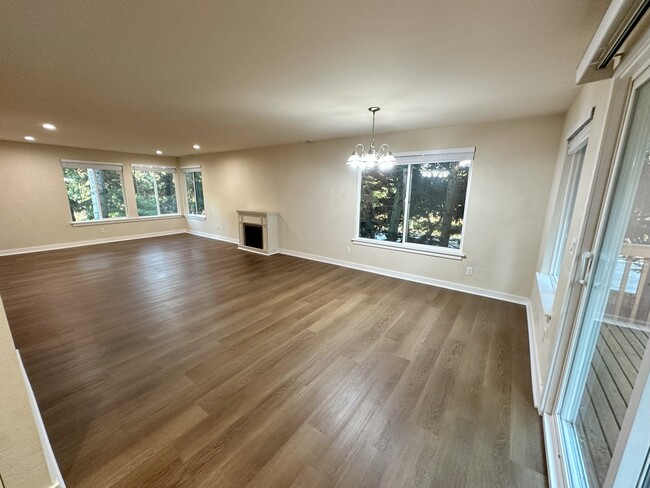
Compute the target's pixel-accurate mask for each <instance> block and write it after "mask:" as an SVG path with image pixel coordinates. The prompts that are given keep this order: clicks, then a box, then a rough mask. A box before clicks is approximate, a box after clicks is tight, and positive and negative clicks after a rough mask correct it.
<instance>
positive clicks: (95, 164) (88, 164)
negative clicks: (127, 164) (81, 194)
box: [59, 159, 130, 226]
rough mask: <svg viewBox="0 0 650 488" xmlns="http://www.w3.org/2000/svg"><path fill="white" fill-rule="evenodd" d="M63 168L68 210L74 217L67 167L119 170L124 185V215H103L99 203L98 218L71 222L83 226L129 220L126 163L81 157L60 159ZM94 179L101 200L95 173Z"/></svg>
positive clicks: (97, 196)
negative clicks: (86, 159) (67, 182)
mask: <svg viewBox="0 0 650 488" xmlns="http://www.w3.org/2000/svg"><path fill="white" fill-rule="evenodd" d="M59 161H60V163H61V170H62V171H63V183H64V185H63V186H64V188H65V194H66V199H67V200H68V210H69V212H70V217H71V218H72V209H71V208H70V200H69V199H70V197H69V195H68V185H66V184H65V171H64V170H65V168H84V169H93V170H106V171H118V172H119V174H120V184H121V185H122V201H123V203H124V217H103V216H101V215H102V214H103V212H102V208H101V205H98V211H99V215H100V216H101V217H100V218H98V219H92V220H71V221H70V224H71V225H73V226H82V225H93V224H100V223H103V224H106V223H111V222H124V221H127V220H129V215H130V212H129V211H130V209H129V205H128V199H127V198H126V186H125V184H124V165H123V164H122V163H114V162H107V161H85V160H81V159H60V160H59ZM93 180H95V184H94V188H95V196H96V198H97V200H98V201H99V193H98V191H97V179H96V175H95V174H94V173H93ZM93 203H94V202H93Z"/></svg>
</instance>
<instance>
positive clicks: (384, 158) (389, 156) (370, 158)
mask: <svg viewBox="0 0 650 488" xmlns="http://www.w3.org/2000/svg"><path fill="white" fill-rule="evenodd" d="M368 110H369V111H370V112H372V138H371V139H370V147H369V148H368V149H366V146H364V145H363V144H357V145H356V146H355V147H354V151H352V155H351V156H350V157H349V158H348V162H347V164H349V165H351V166H352V167H355V168H356V167H359V168H361V169H365V168H374V167H375V166H376V165H377V164H378V165H379V169H381V170H387V169H390V168H392V167H393V166H395V163H396V162H397V161H396V159H395V156H393V153H392V152H391V150H390V146H389V145H388V144H382V145H381V146H379V149H375V114H376V113H377V112H379V110H380V108H379V107H370V108H369V109H368Z"/></svg>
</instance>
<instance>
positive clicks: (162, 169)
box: [131, 164, 183, 219]
mask: <svg viewBox="0 0 650 488" xmlns="http://www.w3.org/2000/svg"><path fill="white" fill-rule="evenodd" d="M136 171H148V172H150V173H172V175H173V180H174V197H175V198H176V212H173V213H165V214H164V213H160V199H159V198H158V188H157V183H156V180H155V178H154V191H155V195H156V210H157V212H158V213H157V214H156V215H140V214H139V213H138V199H137V196H138V192H137V190H136V188H135V181H134V182H133V193H134V198H135V218H136V219H156V218H167V217H182V216H183V214H182V213H181V211H180V206H179V205H178V200H179V190H178V178H177V175H178V168H177V167H176V166H167V165H160V164H132V165H131V179H132V180H133V175H134V173H135V172H136Z"/></svg>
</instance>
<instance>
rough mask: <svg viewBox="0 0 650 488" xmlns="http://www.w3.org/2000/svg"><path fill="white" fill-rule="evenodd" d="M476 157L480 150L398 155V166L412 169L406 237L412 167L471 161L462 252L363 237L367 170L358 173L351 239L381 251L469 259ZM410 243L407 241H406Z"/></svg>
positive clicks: (408, 190) (408, 202) (408, 189)
mask: <svg viewBox="0 0 650 488" xmlns="http://www.w3.org/2000/svg"><path fill="white" fill-rule="evenodd" d="M475 154H476V147H463V148H452V149H431V150H425V151H409V152H400V153H395V159H396V160H397V166H401V165H408V175H407V180H406V189H405V192H404V193H405V196H404V199H405V200H404V236H407V235H408V218H409V210H410V206H411V182H412V166H413V165H414V164H424V163H442V162H454V161H457V162H460V161H470V164H469V170H468V174H467V191H466V192H465V208H464V211H463V227H462V229H461V233H460V246H459V248H458V249H452V248H448V247H441V246H432V245H428V244H418V243H414V242H391V241H379V240H376V239H368V238H366V237H359V227H360V220H361V184H362V177H363V171H364V170H363V169H361V168H359V169H358V170H357V200H356V206H357V208H356V222H355V237H354V238H352V239H351V241H352V243H353V244H357V245H362V246H368V247H377V248H381V249H391V250H395V251H402V252H409V253H414V254H424V255H429V256H437V257H442V258H447V259H455V260H461V259H464V258H466V257H467V256H466V255H465V253H464V251H463V247H464V245H465V231H466V229H467V215H468V212H467V210H468V207H469V201H470V191H471V186H472V174H473V172H474V164H473V163H474V158H475ZM405 239H406V237H405Z"/></svg>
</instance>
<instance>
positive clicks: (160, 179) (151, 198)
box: [133, 166, 178, 217]
mask: <svg viewBox="0 0 650 488" xmlns="http://www.w3.org/2000/svg"><path fill="white" fill-rule="evenodd" d="M175 172H176V170H175V169H174V168H165V167H157V166H134V169H133V186H134V187H135V202H136V208H137V210H138V216H140V217H146V216H154V215H166V214H175V213H178V205H177V203H176V185H175V183H174V176H175Z"/></svg>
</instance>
